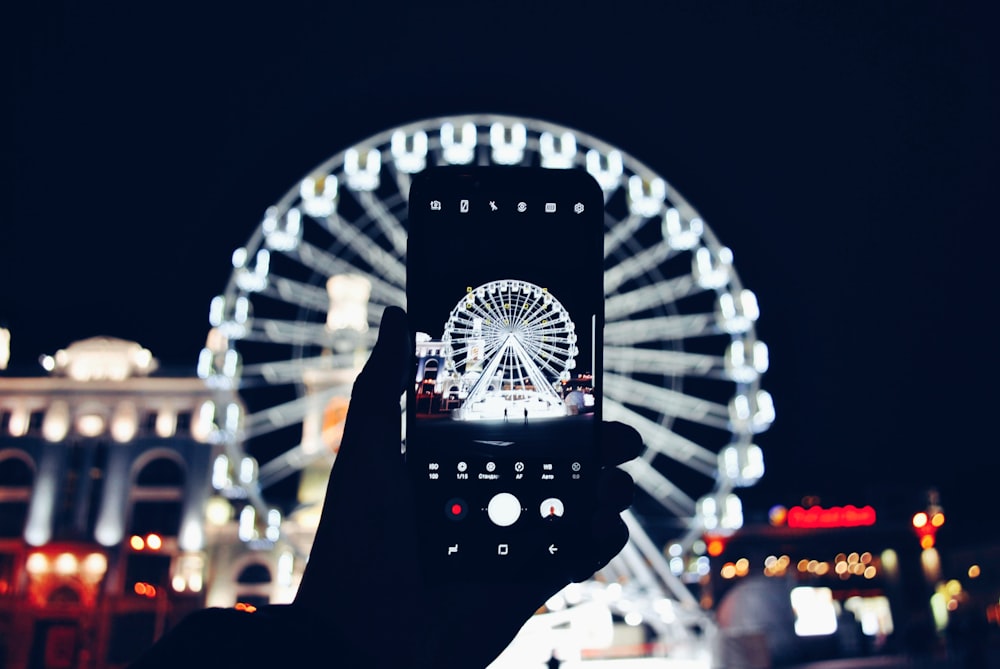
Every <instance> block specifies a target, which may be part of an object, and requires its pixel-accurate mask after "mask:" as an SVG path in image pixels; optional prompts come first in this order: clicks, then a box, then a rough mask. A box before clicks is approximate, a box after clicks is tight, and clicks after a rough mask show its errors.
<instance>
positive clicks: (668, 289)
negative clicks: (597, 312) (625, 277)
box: [604, 274, 703, 322]
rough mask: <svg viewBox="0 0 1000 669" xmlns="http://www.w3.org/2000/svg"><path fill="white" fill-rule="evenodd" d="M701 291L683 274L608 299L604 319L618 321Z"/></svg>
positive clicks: (695, 283) (605, 304) (688, 276)
mask: <svg viewBox="0 0 1000 669" xmlns="http://www.w3.org/2000/svg"><path fill="white" fill-rule="evenodd" d="M702 290H703V289H702V288H701V287H700V286H698V284H697V282H696V281H695V280H694V277H692V276H691V275H690V274H684V275H682V276H679V277H675V278H673V279H670V280H667V281H660V282H659V283H654V284H650V285H648V286H643V287H642V288H637V289H635V290H632V291H629V292H627V293H619V294H617V295H612V296H610V297H608V298H607V300H606V301H605V303H604V317H605V318H606V319H607V320H608V321H609V322H610V321H616V320H620V319H622V318H625V317H627V316H629V315H631V314H636V313H639V312H642V311H645V310H647V309H652V308H653V307H656V306H658V305H661V304H670V303H671V302H676V301H677V300H679V299H681V298H684V297H688V296H690V295H694V294H695V293H698V292H701V291H702Z"/></svg>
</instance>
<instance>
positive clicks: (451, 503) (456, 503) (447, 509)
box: [444, 497, 469, 520]
mask: <svg viewBox="0 0 1000 669" xmlns="http://www.w3.org/2000/svg"><path fill="white" fill-rule="evenodd" d="M468 510H469V507H468V505H467V504H466V503H465V500H464V499H459V498H458V497H455V498H452V499H449V500H448V503H447V504H445V505H444V513H445V515H446V516H448V518H450V519H451V520H462V519H463V518H465V514H466V513H468Z"/></svg>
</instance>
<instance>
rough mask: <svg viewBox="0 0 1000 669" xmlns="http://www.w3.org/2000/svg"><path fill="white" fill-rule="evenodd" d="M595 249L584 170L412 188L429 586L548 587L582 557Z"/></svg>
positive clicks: (518, 173) (595, 354)
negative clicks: (439, 582) (433, 581)
mask: <svg viewBox="0 0 1000 669" xmlns="http://www.w3.org/2000/svg"><path fill="white" fill-rule="evenodd" d="M603 239H604V198H603V194H602V191H601V188H600V186H599V185H598V184H597V182H596V181H595V180H594V178H593V177H591V176H590V175H589V174H588V173H587V172H585V171H583V170H575V169H566V170H556V169H546V168H541V167H500V166H481V167H474V166H473V167H467V166H447V167H432V168H428V169H427V170H425V171H424V172H422V173H420V174H418V175H415V176H414V179H413V182H412V184H411V187H410V191H409V215H408V233H407V240H408V241H407V262H406V267H407V278H406V296H407V312H408V315H409V320H410V326H411V328H412V329H413V331H414V333H415V338H416V347H415V348H416V350H415V360H414V363H415V364H414V370H415V374H414V378H413V383H412V384H411V385H410V387H409V388H408V392H407V398H406V435H405V449H406V463H407V469H408V473H409V476H410V477H411V480H412V485H413V489H414V493H415V501H416V505H417V508H416V513H417V516H418V523H419V528H420V532H419V534H420V547H419V549H420V555H421V559H422V563H423V567H424V571H425V573H426V574H427V575H429V576H431V577H432V578H439V579H447V580H528V579H535V578H537V579H543V578H550V577H551V576H552V575H553V574H556V573H560V572H565V571H566V569H567V566H568V565H569V564H571V563H572V561H573V560H574V558H575V557H577V556H578V555H579V553H580V551H581V550H583V547H584V545H585V544H586V542H587V540H588V536H589V531H590V523H591V518H592V514H593V511H594V504H595V496H596V486H597V477H598V470H599V462H600V460H599V453H598V449H599V447H600V442H599V430H600V426H601V368H602V355H601V353H602V348H603V328H604V284H603V262H604V252H603Z"/></svg>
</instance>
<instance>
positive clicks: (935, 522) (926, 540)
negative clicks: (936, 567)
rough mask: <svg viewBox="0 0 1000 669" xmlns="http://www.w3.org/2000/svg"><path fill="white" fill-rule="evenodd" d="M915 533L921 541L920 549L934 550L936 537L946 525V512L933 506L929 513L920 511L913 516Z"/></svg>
mask: <svg viewBox="0 0 1000 669" xmlns="http://www.w3.org/2000/svg"><path fill="white" fill-rule="evenodd" d="M912 525H913V531H914V532H916V533H917V538H918V539H919V540H920V547H921V548H924V549H927V548H934V543H935V535H936V534H937V531H938V530H939V529H940V528H941V526H942V525H944V512H943V511H942V510H941V509H940V507H937V506H934V505H932V506H931V508H929V509H927V511H918V512H917V513H915V514H913V520H912Z"/></svg>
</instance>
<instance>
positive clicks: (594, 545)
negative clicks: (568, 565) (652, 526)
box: [570, 512, 629, 583]
mask: <svg viewBox="0 0 1000 669" xmlns="http://www.w3.org/2000/svg"><path fill="white" fill-rule="evenodd" d="M591 533H592V541H591V546H590V548H589V549H588V554H589V556H590V557H589V558H588V560H586V561H585V562H582V563H581V564H579V565H578V566H575V567H574V568H573V570H572V571H571V572H570V578H571V579H572V580H573V581H575V582H577V583H579V582H580V581H586V580H587V579H588V578H590V577H591V576H593V575H594V573H595V572H597V571H600V570H601V569H603V568H604V567H605V566H606V565H607V564H608V563H609V562H611V560H613V559H614V557H615V556H616V555H618V554H619V553H620V552H621V550H622V548H624V547H625V544H626V543H628V537H629V533H628V527H627V526H626V525H625V521H623V520H622V519H621V517H620V516H619V515H618V514H616V513H610V512H601V513H598V514H597V515H596V516H594V521H593V524H592V528H591Z"/></svg>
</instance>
